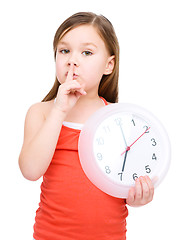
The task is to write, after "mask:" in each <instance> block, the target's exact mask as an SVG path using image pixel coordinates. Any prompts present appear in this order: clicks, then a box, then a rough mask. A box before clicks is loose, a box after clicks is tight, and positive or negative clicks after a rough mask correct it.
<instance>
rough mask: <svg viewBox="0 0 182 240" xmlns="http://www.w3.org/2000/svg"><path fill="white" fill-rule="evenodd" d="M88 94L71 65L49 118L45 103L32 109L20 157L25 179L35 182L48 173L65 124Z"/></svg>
mask: <svg viewBox="0 0 182 240" xmlns="http://www.w3.org/2000/svg"><path fill="white" fill-rule="evenodd" d="M85 94H86V92H85V91H84V89H83V86H81V85H80V84H79V83H78V82H77V81H76V80H73V66H71V67H70V71H69V72H68V76H67V79H66V81H65V83H63V84H61V85H60V87H59V89H58V94H57V98H56V102H55V103H54V104H53V107H52V109H51V110H50V112H49V114H48V115H47V117H46V118H45V116H44V114H43V110H42V108H43V107H42V106H43V104H44V103H37V104H35V105H33V106H32V107H31V108H30V109H29V111H28V113H27V116H26V119H25V132H24V143H23V146H22V150H21V153H20V156H19V166H20V169H21V172H22V174H23V175H24V177H25V178H27V179H29V180H32V181H34V180H37V179H39V178H40V177H41V176H42V175H43V174H44V173H45V172H46V170H47V168H48V166H49V164H50V162H51V160H52V157H53V154H54V151H55V148H56V144H57V141H58V137H59V134H60V130H61V127H62V123H63V121H64V119H65V117H66V115H67V114H68V112H69V111H70V110H71V108H72V107H73V106H74V105H75V104H76V102H77V100H78V99H79V97H80V96H81V95H85Z"/></svg>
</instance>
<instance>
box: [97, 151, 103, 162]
mask: <svg viewBox="0 0 182 240" xmlns="http://www.w3.org/2000/svg"><path fill="white" fill-rule="evenodd" d="M97 159H98V160H99V161H101V160H102V159H103V157H102V154H101V153H97Z"/></svg>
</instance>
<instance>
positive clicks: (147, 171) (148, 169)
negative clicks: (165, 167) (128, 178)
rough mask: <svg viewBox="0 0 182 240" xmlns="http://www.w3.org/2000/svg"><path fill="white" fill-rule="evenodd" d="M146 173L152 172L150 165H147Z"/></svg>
mask: <svg viewBox="0 0 182 240" xmlns="http://www.w3.org/2000/svg"><path fill="white" fill-rule="evenodd" d="M145 170H146V173H151V169H150V168H149V165H147V166H145Z"/></svg>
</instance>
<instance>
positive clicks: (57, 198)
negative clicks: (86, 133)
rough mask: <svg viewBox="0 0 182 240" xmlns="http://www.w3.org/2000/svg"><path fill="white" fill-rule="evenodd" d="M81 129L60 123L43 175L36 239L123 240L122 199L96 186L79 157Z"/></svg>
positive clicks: (123, 210)
mask: <svg viewBox="0 0 182 240" xmlns="http://www.w3.org/2000/svg"><path fill="white" fill-rule="evenodd" d="M79 134H80V130H77V129H73V128H69V127H66V126H64V125H63V126H62V129H61V132H60V136H59V139H58V143H57V146H56V150H55V153H54V156H53V159H52V161H51V163H50V165H49V167H48V169H47V171H46V173H45V174H44V176H43V182H42V185H41V195H40V203H39V208H38V210H37V211H36V217H35V225H34V235H33V236H34V238H35V239H36V240H107V239H108V240H125V239H126V217H127V215H128V210H127V208H126V204H125V200H124V199H119V198H115V197H112V196H110V195H108V194H106V193H104V192H102V191H101V190H99V189H98V188H97V187H95V186H94V185H93V184H92V183H91V182H90V180H89V179H88V178H87V177H86V175H85V173H84V172H83V170H82V167H81V165H80V161H79V156H78V138H79Z"/></svg>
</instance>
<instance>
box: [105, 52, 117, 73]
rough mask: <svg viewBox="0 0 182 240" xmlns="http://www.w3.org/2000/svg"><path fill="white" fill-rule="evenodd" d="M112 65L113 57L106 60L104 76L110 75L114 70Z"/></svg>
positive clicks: (113, 62)
mask: <svg viewBox="0 0 182 240" xmlns="http://www.w3.org/2000/svg"><path fill="white" fill-rule="evenodd" d="M114 64H115V56H114V55H113V56H110V57H109V58H108V61H107V65H106V69H105V72H104V74H105V75H109V74H111V73H112V71H113V69H114Z"/></svg>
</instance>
